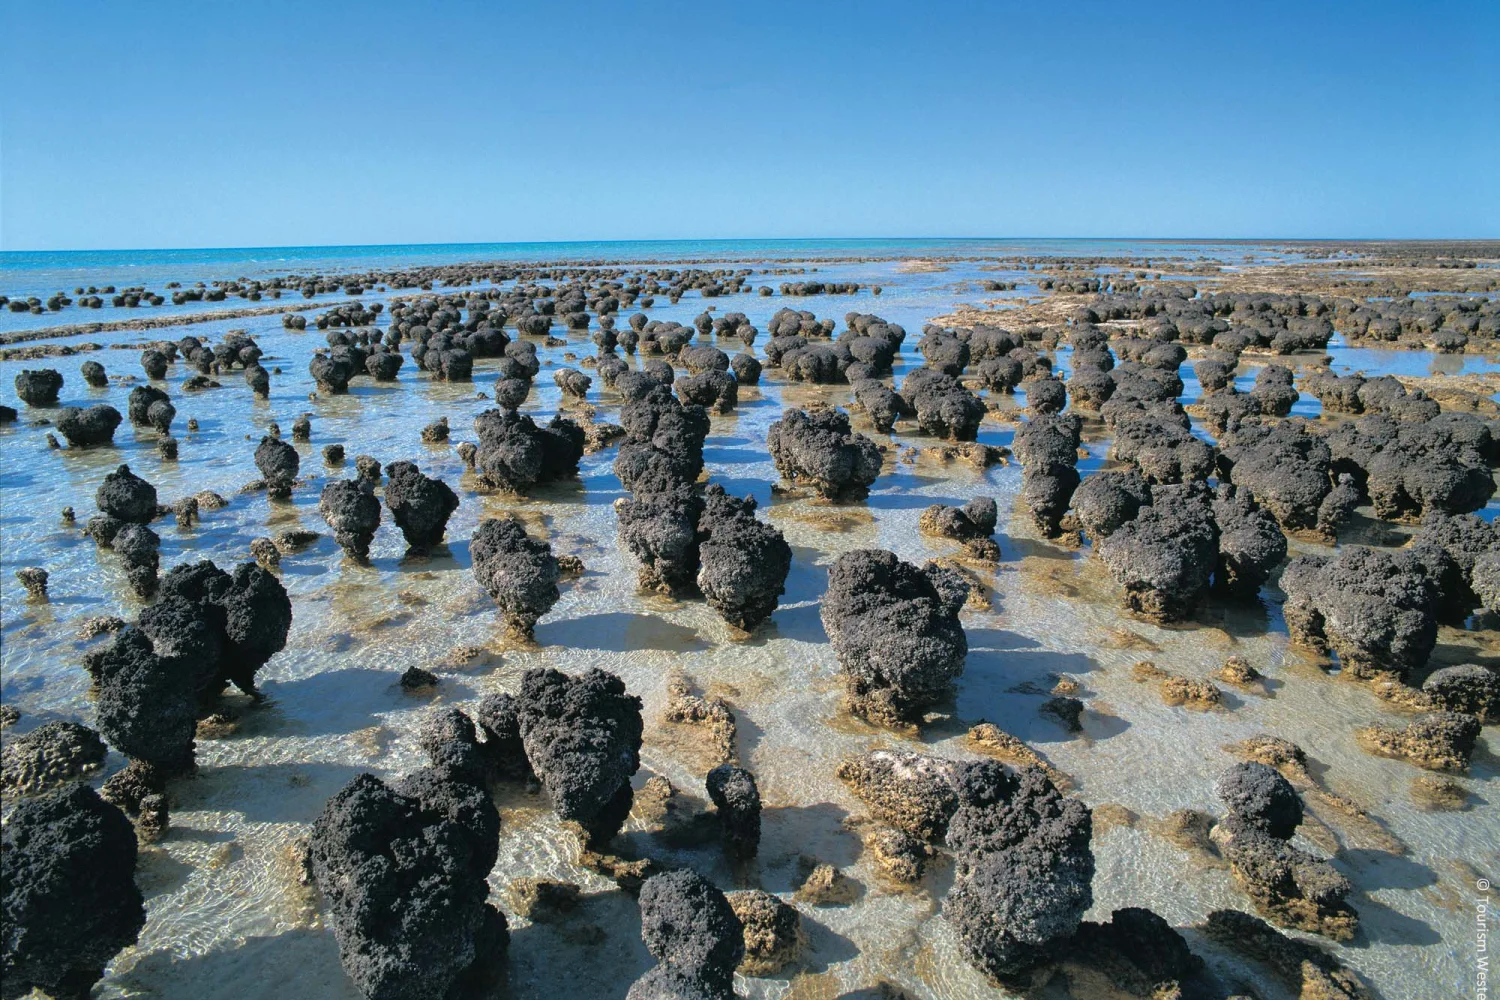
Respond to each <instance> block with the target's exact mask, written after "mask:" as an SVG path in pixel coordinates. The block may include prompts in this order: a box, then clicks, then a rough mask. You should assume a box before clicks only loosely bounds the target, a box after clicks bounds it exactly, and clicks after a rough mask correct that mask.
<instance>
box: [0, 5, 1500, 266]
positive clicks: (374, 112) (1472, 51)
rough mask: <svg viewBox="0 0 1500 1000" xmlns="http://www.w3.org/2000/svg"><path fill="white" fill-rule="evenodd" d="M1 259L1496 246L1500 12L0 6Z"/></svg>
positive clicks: (1464, 8) (1433, 8)
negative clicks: (1135, 240) (143, 250)
mask: <svg viewBox="0 0 1500 1000" xmlns="http://www.w3.org/2000/svg"><path fill="white" fill-rule="evenodd" d="M0 9H3V11H4V18H3V24H0V37H3V38H4V39H5V42H4V50H3V51H4V54H3V56H0V248H3V249H7V250H20V249H74V248H77V249H84V248H133V247H177V246H266V245H291V244H336V243H395V242H449V241H454V242H458V241H508V240H572V239H631V238H674V237H682V238H708V237H757V236H765V237H770V236H788V237H797V236H807V237H815V236H826V237H833V236H1181V237H1190V236H1206V237H1207V236H1222V237H1334V236H1348V237H1382V236H1389V237H1500V167H1497V164H1500V70H1497V68H1496V67H1497V65H1500V0H1471V2H1443V0H1430V2H1417V0H1413V2H1405V3H1394V2H1381V0H1361V2H1348V3H1342V2H1327V3H1322V2H1317V0H1301V2H1295V3H1280V2H1218V0H1214V2H1208V0H1205V2H1203V3H1191V4H1190V3H1167V2H1159V3H1158V2H1153V3H1117V2H1099V3H1068V2H1052V3H1004V2H990V3H983V2H976V3H935V2H922V0H906V2H901V3H893V2H886V0H867V2H848V3H814V2H809V3H786V4H783V3H780V2H758V3H735V4H732V5H730V4H723V5H720V4H711V3H706V2H641V3H634V4H609V3H590V2H557V0H550V2H533V3H527V4H517V3H506V2H430V3H415V2H414V3H394V2H385V0H362V2H359V3H343V2H325V0H316V2H312V0H296V2H274V0H273V2H256V3H230V2H218V0H192V2H178V3H171V2H150V0H0Z"/></svg>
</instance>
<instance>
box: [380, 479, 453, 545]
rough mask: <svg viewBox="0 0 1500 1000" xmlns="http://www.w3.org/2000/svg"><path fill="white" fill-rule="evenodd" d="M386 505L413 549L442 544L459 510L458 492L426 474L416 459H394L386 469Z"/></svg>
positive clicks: (407, 543)
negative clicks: (445, 533)
mask: <svg viewBox="0 0 1500 1000" xmlns="http://www.w3.org/2000/svg"><path fill="white" fill-rule="evenodd" d="M386 476H387V479H386V485H385V505H386V506H387V507H389V508H390V511H391V518H392V519H393V520H394V521H395V522H396V527H398V528H400V529H401V534H402V535H403V536H404V537H405V538H406V545H407V547H408V548H409V549H410V550H411V551H413V552H418V553H422V552H427V551H429V550H431V549H432V548H433V547H434V546H436V545H439V544H441V543H442V540H443V532H444V530H445V529H446V528H447V526H448V518H449V517H451V516H452V514H453V512H454V511H455V510H457V509H458V495H457V494H455V493H454V492H453V490H452V488H451V487H449V486H448V484H447V483H445V482H443V481H442V480H441V479H435V478H433V477H431V476H424V475H423V474H422V471H421V470H420V469H418V468H417V466H416V465H415V464H414V463H412V462H392V463H391V464H390V466H389V467H388V468H387V469H386Z"/></svg>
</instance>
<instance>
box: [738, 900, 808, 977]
mask: <svg viewBox="0 0 1500 1000" xmlns="http://www.w3.org/2000/svg"><path fill="white" fill-rule="evenodd" d="M727 896H728V899H729V906H730V908H731V909H733V910H734V915H735V916H737V917H739V918H740V924H741V925H742V926H743V928H744V934H745V957H744V958H742V959H741V960H740V964H739V971H740V972H742V973H744V974H745V975H747V976H770V975H774V974H775V973H777V972H780V971H781V970H782V969H784V968H786V967H787V966H788V965H790V964H791V963H792V962H794V961H796V959H797V956H798V954H799V953H800V952H801V951H802V946H803V943H804V942H805V941H806V935H805V933H804V932H803V930H802V916H801V914H799V913H798V912H797V908H796V907H794V906H789V905H787V904H786V903H784V902H782V900H781V899H780V898H779V897H777V896H773V895H771V893H769V892H764V891H762V890H760V889H749V890H745V891H743V892H731V893H728V894H727Z"/></svg>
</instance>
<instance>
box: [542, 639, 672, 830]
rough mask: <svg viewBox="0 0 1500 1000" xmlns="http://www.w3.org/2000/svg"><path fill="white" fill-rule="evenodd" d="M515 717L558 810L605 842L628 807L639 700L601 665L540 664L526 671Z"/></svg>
mask: <svg viewBox="0 0 1500 1000" xmlns="http://www.w3.org/2000/svg"><path fill="white" fill-rule="evenodd" d="M517 719H518V728H519V731H520V736H521V740H522V743H523V745H524V746H525V749H526V758H527V760H529V761H530V763H531V767H532V768H533V769H534V770H535V772H536V774H537V777H538V778H540V779H541V782H542V785H543V787H544V788H546V790H547V794H548V796H549V797H550V798H551V800H552V805H553V808H554V809H555V810H556V811H557V815H558V816H559V817H560V818H562V819H564V820H570V821H572V822H575V823H577V824H578V825H579V826H580V827H582V828H583V830H584V832H585V834H586V835H587V837H588V839H589V841H590V842H591V843H594V844H602V843H607V842H608V841H609V840H610V839H611V838H612V837H613V836H614V835H615V834H616V833H617V832H618V831H619V829H620V826H621V824H623V823H624V822H625V817H626V816H627V815H629V813H630V803H631V800H632V795H633V793H632V791H631V787H630V778H631V775H633V774H635V772H636V770H637V769H639V767H640V763H641V761H640V748H641V733H642V723H641V700H640V699H639V698H637V697H635V696H634V695H629V694H626V693H625V684H624V682H623V681H621V680H620V679H619V678H618V677H616V676H614V675H613V674H610V673H606V672H604V671H602V670H598V669H591V670H589V671H587V672H586V673H584V674H582V675H580V676H578V677H568V676H567V675H565V674H562V673H559V672H558V671H556V670H550V669H541V668H535V669H532V670H528V671H527V672H526V674H525V676H524V677H523V678H522V681H521V693H520V695H519V697H518V698H517Z"/></svg>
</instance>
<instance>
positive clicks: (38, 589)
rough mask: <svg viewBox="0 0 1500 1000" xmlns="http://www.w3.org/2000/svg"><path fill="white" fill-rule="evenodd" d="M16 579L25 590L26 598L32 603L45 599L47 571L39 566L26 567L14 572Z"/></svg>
mask: <svg viewBox="0 0 1500 1000" xmlns="http://www.w3.org/2000/svg"><path fill="white" fill-rule="evenodd" d="M16 579H17V580H20V581H21V586H23V587H25V588H26V596H27V597H28V598H30V599H31V600H33V601H45V600H46V599H47V571H46V570H44V569H42V568H41V567H40V566H28V567H27V568H26V569H18V570H16Z"/></svg>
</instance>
